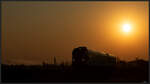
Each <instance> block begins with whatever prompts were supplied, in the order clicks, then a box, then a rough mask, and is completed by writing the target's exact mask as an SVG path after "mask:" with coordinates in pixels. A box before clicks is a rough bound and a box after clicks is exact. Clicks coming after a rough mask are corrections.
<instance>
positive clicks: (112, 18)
mask: <svg viewBox="0 0 150 84" xmlns="http://www.w3.org/2000/svg"><path fill="white" fill-rule="evenodd" d="M148 10H149V9H148V2H142V1H141V2H138V1H136V2H131V1H130V2H123V1H121V2H115V1H113V2H108V1H107V2H102V1H99V2H98V1H97V2H86V1H85V2H81V1H80V2H40V1H39V2H38V1H37V2H31V1H30V2H27V1H26V2H23V1H22V2H15V1H13V2H2V62H3V63H13V64H20V63H25V64H41V63H42V61H50V60H51V58H53V56H56V59H57V60H58V61H59V62H62V60H64V61H71V59H72V50H73V48H75V47H78V46H87V47H88V48H89V49H91V50H95V51H99V52H107V53H111V54H113V55H115V56H118V57H119V58H120V59H123V60H127V61H129V60H133V59H135V57H139V58H144V59H148V48H149V47H148V44H149V40H148V38H149V35H148V34H149V26H148V23H149V22H148V21H149V19H148V18H149V17H148V16H149V14H148V13H149V11H148ZM126 23H127V24H130V25H131V31H130V32H128V33H127V32H124V31H122V25H123V24H126Z"/></svg>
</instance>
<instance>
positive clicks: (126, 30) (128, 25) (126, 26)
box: [122, 24, 131, 32]
mask: <svg viewBox="0 0 150 84" xmlns="http://www.w3.org/2000/svg"><path fill="white" fill-rule="evenodd" d="M122 29H123V32H130V31H131V25H130V24H123V26H122Z"/></svg>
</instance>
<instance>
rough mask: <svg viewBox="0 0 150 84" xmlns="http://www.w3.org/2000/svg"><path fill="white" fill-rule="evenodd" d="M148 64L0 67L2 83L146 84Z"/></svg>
mask: <svg viewBox="0 0 150 84" xmlns="http://www.w3.org/2000/svg"><path fill="white" fill-rule="evenodd" d="M148 79H149V78H148V63H147V64H139V65H126V64H121V65H113V66H82V67H72V66H61V65H59V66H55V65H45V66H24V65H15V66H11V65H2V82H148Z"/></svg>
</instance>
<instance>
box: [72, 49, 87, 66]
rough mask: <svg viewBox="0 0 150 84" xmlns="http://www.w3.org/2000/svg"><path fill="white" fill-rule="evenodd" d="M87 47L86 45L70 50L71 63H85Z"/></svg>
mask: <svg viewBox="0 0 150 84" xmlns="http://www.w3.org/2000/svg"><path fill="white" fill-rule="evenodd" d="M88 59H89V57H88V49H87V48H86V47H78V48H75V49H74V50H73V52H72V65H73V66H74V65H78V66H80V65H85V64H86V63H87V61H88Z"/></svg>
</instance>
